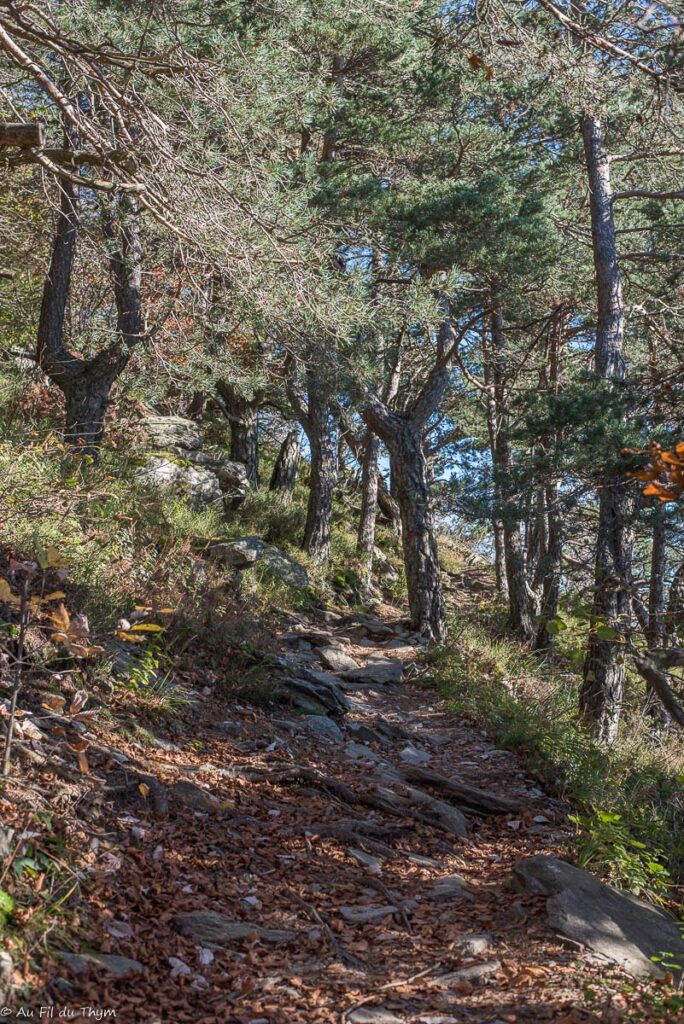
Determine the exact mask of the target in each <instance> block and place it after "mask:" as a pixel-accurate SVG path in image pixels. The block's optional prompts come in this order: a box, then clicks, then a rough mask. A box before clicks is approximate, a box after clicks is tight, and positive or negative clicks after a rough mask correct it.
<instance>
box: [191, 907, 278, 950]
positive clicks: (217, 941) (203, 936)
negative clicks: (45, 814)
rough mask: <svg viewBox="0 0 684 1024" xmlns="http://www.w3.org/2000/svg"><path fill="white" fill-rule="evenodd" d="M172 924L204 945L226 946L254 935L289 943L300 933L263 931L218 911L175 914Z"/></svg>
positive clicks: (265, 940) (247, 922) (249, 923)
mask: <svg viewBox="0 0 684 1024" xmlns="http://www.w3.org/2000/svg"><path fill="white" fill-rule="evenodd" d="M172 923H173V926H174V928H175V929H176V931H178V932H180V934H181V935H184V936H185V937H186V938H188V939H193V940H194V941H195V942H198V943H199V944H200V945H201V946H227V945H230V943H232V942H237V941H240V940H241V939H246V938H249V937H251V936H257V937H258V938H259V939H261V940H262V941H263V942H289V941H290V940H291V939H294V938H295V937H296V934H297V933H296V932H292V931H287V930H282V929H277V928H263V927H262V926H261V925H258V924H253V923H252V922H250V921H234V920H233V919H232V918H230V917H228V916H227V915H226V914H220V913H218V912H217V911H215V910H191V911H189V912H188V913H185V914H176V915H175V917H173V918H172Z"/></svg>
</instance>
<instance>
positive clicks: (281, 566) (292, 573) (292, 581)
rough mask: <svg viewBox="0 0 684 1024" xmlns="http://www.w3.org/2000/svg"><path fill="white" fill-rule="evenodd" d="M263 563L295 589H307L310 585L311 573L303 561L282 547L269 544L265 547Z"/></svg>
mask: <svg viewBox="0 0 684 1024" xmlns="http://www.w3.org/2000/svg"><path fill="white" fill-rule="evenodd" d="M262 560H263V563H264V565H265V566H266V567H267V568H268V570H269V572H271V573H272V574H273V575H274V576H277V577H278V578H279V579H281V580H282V581H283V583H287V585H288V586H289V587H293V588H294V589H295V590H306V588H307V587H308V586H309V574H308V572H307V571H306V568H305V567H304V566H303V565H302V563H301V562H298V561H297V559H296V558H293V557H292V555H288V554H286V553H285V552H284V551H281V550H280V548H274V547H272V546H271V545H267V546H266V547H265V548H264V554H263V559H262Z"/></svg>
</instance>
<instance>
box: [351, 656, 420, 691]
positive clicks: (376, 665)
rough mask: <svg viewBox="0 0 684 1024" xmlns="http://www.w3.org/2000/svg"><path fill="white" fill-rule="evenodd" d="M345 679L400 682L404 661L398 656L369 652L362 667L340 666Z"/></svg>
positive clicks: (381, 682) (378, 683) (368, 681)
mask: <svg viewBox="0 0 684 1024" xmlns="http://www.w3.org/2000/svg"><path fill="white" fill-rule="evenodd" d="M338 671H340V672H342V673H343V674H344V677H345V679H350V680H358V681H359V682H363V683H374V684H376V685H377V686H381V685H382V684H383V683H400V682H401V680H402V678H403V675H404V663H403V661H401V659H400V658H390V657H388V656H387V655H386V654H371V655H370V657H369V658H368V662H367V663H366V665H364V666H363V667H362V668H359V667H356V668H352V669H347V668H340V669H339V670H338Z"/></svg>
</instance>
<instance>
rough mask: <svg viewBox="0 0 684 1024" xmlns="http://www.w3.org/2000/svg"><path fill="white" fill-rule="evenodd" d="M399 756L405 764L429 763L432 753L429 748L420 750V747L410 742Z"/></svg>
mask: <svg viewBox="0 0 684 1024" xmlns="http://www.w3.org/2000/svg"><path fill="white" fill-rule="evenodd" d="M399 757H400V758H401V760H402V761H403V762H404V764H412V765H418V764H427V762H428V761H429V760H430V755H429V754H428V752H427V750H420V749H419V748H418V747H414V746H412V745H411V744H410V743H409V744H408V745H407V746H405V747H404V749H403V750H401V751H400V752H399Z"/></svg>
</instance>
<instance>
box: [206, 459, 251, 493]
mask: <svg viewBox="0 0 684 1024" xmlns="http://www.w3.org/2000/svg"><path fill="white" fill-rule="evenodd" d="M207 468H208V469H211V470H212V471H213V472H214V473H215V474H216V479H217V480H218V482H219V487H220V488H221V490H222V492H223V493H224V495H225V496H226V497H227V498H232V499H233V500H234V501H243V500H244V499H245V498H246V497H247V493H248V491H249V487H250V484H249V480H248V478H247V470H246V469H245V465H244V463H242V462H234V461H233V460H232V459H214V460H213V461H212V462H211V463H209V464H208V466H207Z"/></svg>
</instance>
